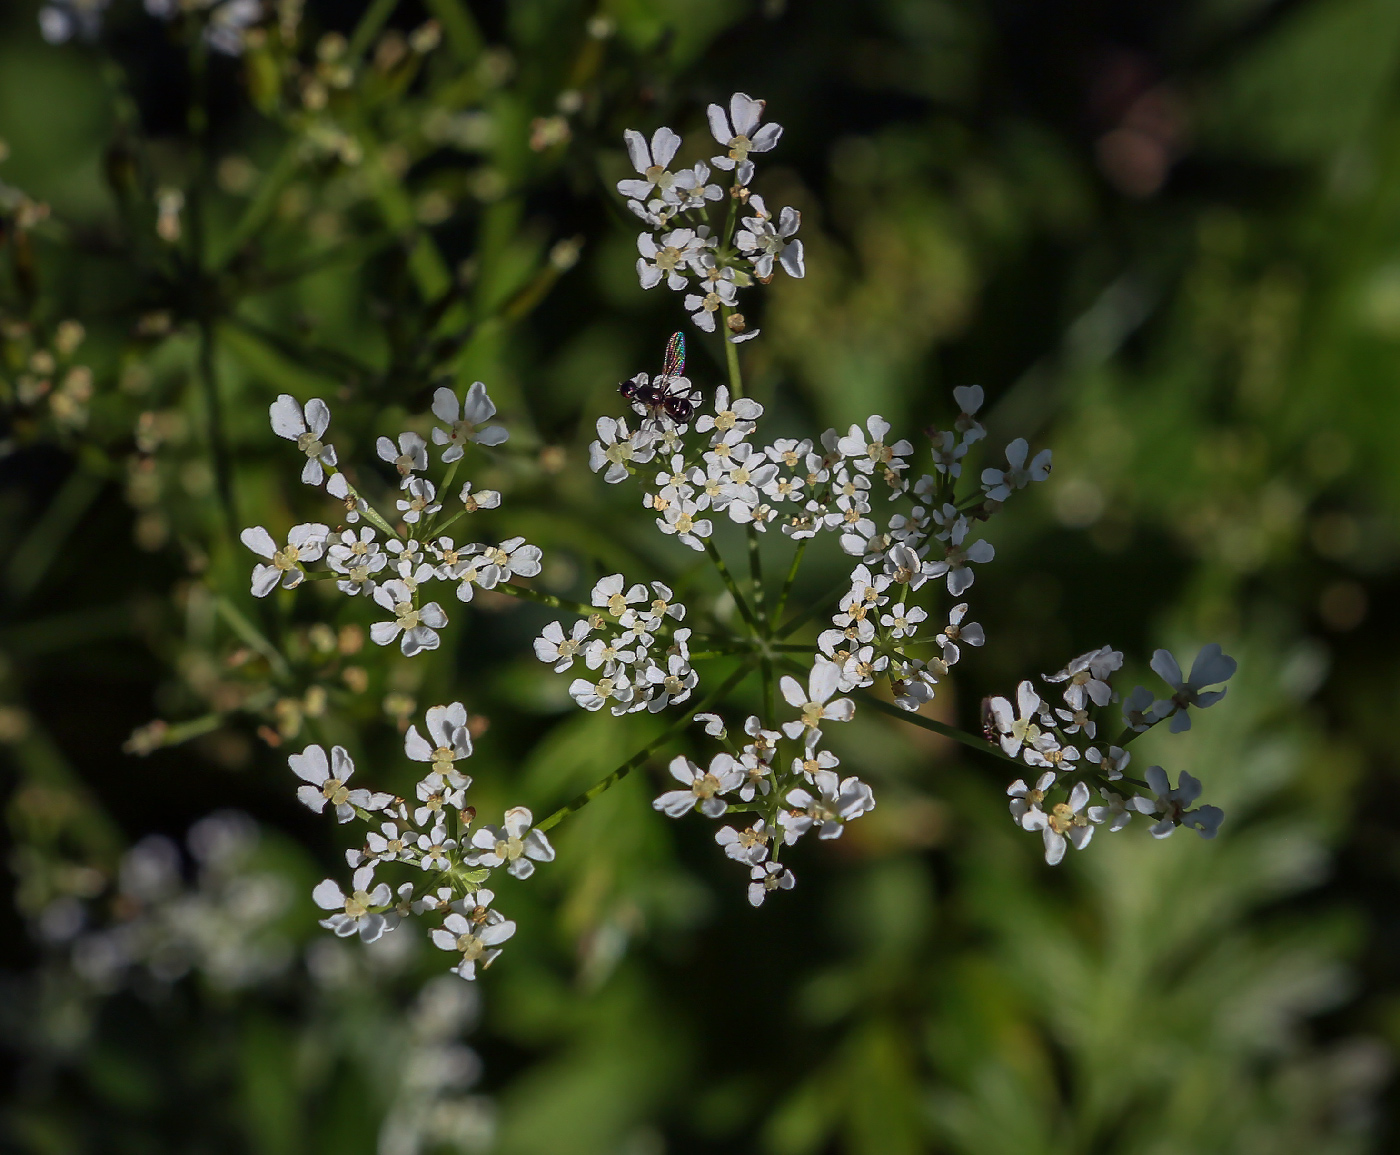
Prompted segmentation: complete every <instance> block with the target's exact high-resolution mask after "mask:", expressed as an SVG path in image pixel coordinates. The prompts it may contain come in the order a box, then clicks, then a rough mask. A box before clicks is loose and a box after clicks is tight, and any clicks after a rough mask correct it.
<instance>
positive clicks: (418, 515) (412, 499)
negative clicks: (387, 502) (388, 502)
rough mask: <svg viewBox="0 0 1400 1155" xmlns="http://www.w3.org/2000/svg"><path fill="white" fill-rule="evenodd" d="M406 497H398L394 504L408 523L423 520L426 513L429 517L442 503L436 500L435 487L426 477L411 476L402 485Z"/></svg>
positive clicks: (412, 523)
mask: <svg viewBox="0 0 1400 1155" xmlns="http://www.w3.org/2000/svg"><path fill="white" fill-rule="evenodd" d="M404 492H405V493H406V494H407V499H406V500H405V499H404V498H400V499H399V500H398V501H396V502H395V503H394V504H395V505H396V506H397V507H398V511H399V514H400V516H402V517H403V519H404V521H406V522H407V523H408V524H409V525H416V524H417V523H418V522H420V521H422V520H423V516H424V515H425V514H426V515H427V516H429V517H431V516H432V515H433V514H435V513H437V511H438V510H440V509H441V508H442V503H441V502H439V501H437V500H436V498H437V489H436V488H434V486H433V483H432V482H431V481H429V480H428V479H427V478H426V477H411V478H409V480H408V482H407V484H406V485H405V486H404Z"/></svg>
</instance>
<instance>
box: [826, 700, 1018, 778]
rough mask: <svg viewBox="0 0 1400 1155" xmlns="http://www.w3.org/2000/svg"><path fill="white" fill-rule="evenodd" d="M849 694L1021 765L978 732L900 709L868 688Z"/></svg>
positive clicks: (897, 715) (971, 746) (882, 709)
mask: <svg viewBox="0 0 1400 1155" xmlns="http://www.w3.org/2000/svg"><path fill="white" fill-rule="evenodd" d="M851 696H852V697H853V698H857V699H859V700H860V701H861V702H863V703H864V704H865V705H867V706H873V707H874V708H875V709H877V710H879V711H881V712H882V713H885V714H888V715H889V716H890V717H891V718H898V719H899V720H900V721H901V722H908V723H909V724H910V725H911V726H921V727H923V729H925V730H932V731H933V732H934V733H935V734H942V735H943V737H945V738H951V739H953V741H954V742H961V743H962V744H963V745H964V746H967V747H969V748H970V749H973V750H979V751H981V752H982V753H983V754H990V755H992V757H994V758H1000V759H1001V760H1002V761H1003V762H1010V763H1011V764H1012V765H1013V766H1020V765H1021V762H1020V761H1019V760H1018V759H1016V758H1013V757H1011V755H1009V754H1007V753H1006V752H1005V751H1004V750H1002V749H1001V748H1000V747H997V746H993V745H992V744H991V743H990V742H988V741H987V740H986V739H985V738H983V737H982V736H981V735H979V734H969V733H968V732H967V731H966V730H959V729H958V728H957V727H955V726H949V725H946V724H945V723H943V722H935V721H934V720H933V719H932V718H925V717H924V716H923V715H922V714H914V713H911V712H910V711H908V710H901V709H900V708H899V707H898V706H893V705H891V704H890V703H889V702H885V701H882V700H881V699H879V698H877V697H876V696H875V695H874V694H872V693H870V692H869V691H868V690H852V691H851Z"/></svg>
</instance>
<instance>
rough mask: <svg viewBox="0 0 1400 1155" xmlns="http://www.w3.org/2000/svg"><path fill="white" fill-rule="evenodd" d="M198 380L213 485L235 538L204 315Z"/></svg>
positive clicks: (234, 509)
mask: <svg viewBox="0 0 1400 1155" xmlns="http://www.w3.org/2000/svg"><path fill="white" fill-rule="evenodd" d="M199 379H200V384H201V385H203V387H204V406H205V409H206V410H208V413H207V416H208V420H209V451H210V456H212V457H213V459H214V485H215V488H216V489H217V490H218V494H219V504H220V506H222V508H223V511H224V520H225V521H227V522H228V531H229V537H230V538H231V539H232V540H234V541H237V540H238V533H239V528H240V527H239V524H238V506H237V504H236V502H235V499H234V494H233V466H232V464H231V462H230V460H229V452H228V442H227V440H226V435H225V432H224V406H223V399H222V398H221V397H220V396H219V379H218V377H217V376H216V374H215V369H214V325H213V322H212V321H211V320H209V319H208V318H207V317H206V318H202V319H201V320H200V322H199Z"/></svg>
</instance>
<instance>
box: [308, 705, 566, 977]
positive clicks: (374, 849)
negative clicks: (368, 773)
mask: <svg viewBox="0 0 1400 1155" xmlns="http://www.w3.org/2000/svg"><path fill="white" fill-rule="evenodd" d="M425 731H426V733H425V734H420V733H419V732H418V727H417V726H410V727H409V729H408V733H407V734H406V736H405V738H404V753H405V754H406V755H407V756H408V757H409V758H410V759H411V760H412V761H414V762H419V763H423V764H426V766H427V773H426V774H424V776H423V777H422V778H421V779H420V780H419V782H418V785H417V787H416V788H415V791H414V798H413V799H412V800H406V799H403V798H397V797H394V796H393V795H391V794H384V793H379V792H376V791H371V790H367V789H363V788H360V787H354V786H351V785H350V779H351V776H352V775H353V774H354V772H355V764H354V762H353V761H352V760H351V758H350V755H349V754H348V753H347V752H346V751H345V749H344V747H341V746H334V747H332V748H331V750H330V752H329V754H328V753H327V752H326V750H325V749H324V747H321V746H314V745H313V746H308V747H307V748H306V749H305V750H303V751H302V752H301V753H300V754H293V755H292V756H291V757H290V758H288V759H287V764H288V765H289V766H290V767H291V768H292V770H293V772H294V773H295V774H296V775H297V777H298V778H300V779H302V782H303V785H302V786H300V787H299V788H298V790H297V797H298V798H300V799H301V801H302V802H303V803H305V804H306V805H307V806H309V807H310V808H311V809H312V810H314V811H316V812H317V813H318V814H320V813H323V812H324V811H325V810H326V809H327V808H328V807H329V808H330V810H331V811H332V812H333V813H334V814H335V816H336V818H337V819H338V820H339V821H340V822H353V821H354V820H356V819H359V820H361V821H363V822H366V823H368V824H369V825H370V827H371V829H370V830H369V831H368V832H367V834H366V835H365V842H364V845H363V846H361V847H358V848H353V849H350V850H347V851H346V853H345V860H346V863H347V865H348V866H349V867H350V869H351V870H352V871H353V874H352V875H351V879H350V885H349V887H348V889H343V888H342V887H341V885H340V884H339V883H337V882H336V881H335V880H334V879H330V878H327V879H324V880H323V881H322V882H320V883H318V884H317V886H316V888H315V890H314V891H312V895H311V897H312V898H313V899H314V901H315V902H316V905H317V906H319V907H320V908H321V909H322V910H325V911H328V912H329V913H328V914H327V916H326V917H325V918H324V919H322V920H321V925H322V926H324V927H325V928H326V929H327V930H331V931H334V932H335V933H336V934H337V935H338V936H340V937H342V938H348V937H349V936H350V935H355V934H358V935H359V936H360V938H361V939H363V940H364V941H365V942H374V941H375V940H376V939H378V938H379V937H380V936H381V935H383V934H385V933H387V932H389V931H392V930H394V929H395V928H396V927H397V926H398V925H399V923H400V922H401V921H402V920H403V919H405V918H407V917H409V916H411V915H421V914H431V915H432V916H434V917H435V918H437V919H441V921H440V923H438V924H437V925H435V926H433V927H432V928H431V929H430V930H429V932H428V937H429V938H430V939H431V940H432V942H433V944H434V945H435V946H437V947H440V948H441V949H442V950H445V951H449V952H452V953H455V954H457V955H459V956H460V957H459V958H458V959H457V962H456V964H455V965H454V966H453V967H452V970H453V972H454V973H455V974H458V975H460V976H461V977H462V978H464V979H473V978H475V977H476V971H477V968H478V967H482V968H485V967H487V966H489V965H490V964H491V962H492V961H493V960H494V959H495V958H496V956H497V955H499V954H500V953H501V949H500V944H501V943H503V942H505V941H506V939H508V938H510V936H511V935H513V934H514V933H515V923H514V922H512V921H510V920H509V919H507V918H506V917H505V915H503V914H502V913H501V912H500V911H498V910H496V909H495V908H494V907H493V906H492V905H491V903H492V900H493V899H494V897H495V895H494V893H493V892H492V891H491V890H489V889H487V887H486V885H485V884H486V882H487V881H488V879H489V878H490V875H491V873H492V872H493V871H495V870H498V869H504V870H505V871H506V873H508V874H510V875H511V876H512V877H515V878H529V877H530V875H531V874H533V873H534V871H535V863H537V862H552V861H553V860H554V848H553V847H552V846H551V845H550V844H549V840H548V839H547V838H546V837H545V836H544V833H543V832H542V831H540V830H536V829H534V828H533V822H534V816H533V815H532V814H531V813H530V811H529V810H527V809H525V808H524V807H523V806H516V807H512V808H511V809H510V810H507V811H506V812H505V815H504V817H503V819H502V821H501V825H500V826H488V825H482V826H478V827H476V828H475V829H474V830H473V829H472V823H473V822H474V821H475V820H476V809H475V808H474V807H472V806H469V805H467V802H466V794H467V790H468V788H469V787H470V786H471V783H472V780H471V778H470V777H469V776H468V775H466V774H464V773H462V772H461V771H460V770H459V769H458V768H457V763H458V762H460V761H462V760H463V759H465V758H469V757H470V756H471V753H472V737H471V729H470V726H469V724H468V718H467V711H466V708H465V707H464V706H463V705H462V703H461V702H453V703H452V704H451V705H449V706H433V707H430V708H429V710H428V713H427V718H426V724H425ZM381 871H384V872H389V871H396V872H397V873H398V875H399V876H400V877H402V876H403V875H405V874H407V875H408V877H407V878H406V879H405V880H404V881H402V882H399V883H398V884H397V885H396V886H395V885H391V884H390V883H389V882H385V881H383V880H382V879H381V878H380V877H379V875H380V872H381Z"/></svg>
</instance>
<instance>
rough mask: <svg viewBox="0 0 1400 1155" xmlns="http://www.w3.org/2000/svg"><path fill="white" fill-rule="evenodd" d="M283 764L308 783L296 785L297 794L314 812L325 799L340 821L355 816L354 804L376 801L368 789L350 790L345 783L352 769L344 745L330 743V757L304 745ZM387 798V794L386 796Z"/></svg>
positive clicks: (367, 805) (367, 806)
mask: <svg viewBox="0 0 1400 1155" xmlns="http://www.w3.org/2000/svg"><path fill="white" fill-rule="evenodd" d="M287 765H288V766H290V767H291V768H292V773H294V774H295V775H296V776H297V777H298V778H300V779H302V780H303V781H304V782H306V783H308V785H306V786H298V787H297V798H298V799H300V800H301V801H302V802H303V803H305V804H306V805H307V806H309V807H310V808H311V809H312V810H314V811H315V812H316V813H317V814H320V813H321V812H322V811H323V810H325V808H326V803H327V802H329V803H330V804H331V805H332V806H334V807H335V816H336V818H337V819H338V820H339V821H341V822H349V821H350V820H351V819H352V818H354V817H355V807H356V806H358V807H360V808H361V809H362V810H368V809H370V808H371V806H372V805H373V803H374V802H375V801H376V799H375V798H374V797H372V796H371V794H370V792H369V791H368V790H351V789H350V787H348V786H347V785H345V784H346V783H347V782H348V781H349V780H350V776H351V775H352V774H354V773H355V763H354V762H353V761H351V758H350V755H349V754H348V753H347V752H346V750H345V747H344V746H332V747H331V756H330V759H329V760H327V758H326V751H325V750H324V749H323V748H322V747H320V746H308V747H307V748H306V749H305V750H303V751H302V752H301V753H300V754H292V755H290V756H289V757H288V758H287ZM386 800H387V796H386Z"/></svg>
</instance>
